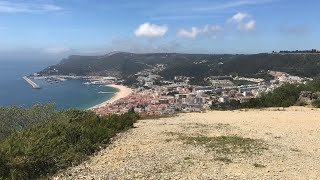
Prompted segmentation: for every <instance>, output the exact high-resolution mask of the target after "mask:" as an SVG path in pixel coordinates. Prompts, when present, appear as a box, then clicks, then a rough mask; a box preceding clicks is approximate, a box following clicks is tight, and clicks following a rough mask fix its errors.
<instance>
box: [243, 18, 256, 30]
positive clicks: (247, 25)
mask: <svg viewBox="0 0 320 180" xmlns="http://www.w3.org/2000/svg"><path fill="white" fill-rule="evenodd" d="M255 28H256V21H255V20H250V21H249V22H247V23H245V24H244V26H243V30H245V31H252V30H254V29H255Z"/></svg>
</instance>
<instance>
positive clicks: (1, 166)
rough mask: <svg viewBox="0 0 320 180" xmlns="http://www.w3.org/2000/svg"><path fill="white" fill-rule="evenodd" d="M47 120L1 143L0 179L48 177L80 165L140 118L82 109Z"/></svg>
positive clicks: (15, 133) (50, 117) (16, 133)
mask: <svg viewBox="0 0 320 180" xmlns="http://www.w3.org/2000/svg"><path fill="white" fill-rule="evenodd" d="M39 109H41V108H39ZM27 111H28V110H27ZM32 111H33V110H32ZM33 112H35V111H33ZM27 114H31V113H29V112H28V113H27ZM12 116H20V114H12ZM46 117H47V118H46ZM46 117H43V119H42V120H41V122H45V123H31V125H29V126H28V127H25V128H24V129H22V130H20V131H16V132H14V133H13V134H11V135H10V136H8V137H6V138H5V139H3V140H2V141H1V142H0V179H38V178H45V177H47V176H49V175H52V174H54V173H56V172H57V171H58V170H60V169H65V168H67V167H70V166H72V165H77V164H79V163H80V162H82V161H83V160H85V159H86V158H87V157H88V155H91V154H93V153H94V152H96V151H98V150H99V149H101V148H102V147H103V146H105V145H106V144H107V143H109V141H110V139H111V138H112V137H114V136H115V135H116V133H118V132H121V131H124V130H126V129H128V128H131V127H133V124H134V122H136V120H137V119H138V116H137V115H136V114H134V113H127V114H123V115H111V116H98V115H96V114H95V113H94V112H91V111H80V110H67V111H61V112H55V113H54V115H53V116H51V115H50V116H46ZM13 118H14V119H19V118H18V117H13ZM18 122H20V121H18Z"/></svg>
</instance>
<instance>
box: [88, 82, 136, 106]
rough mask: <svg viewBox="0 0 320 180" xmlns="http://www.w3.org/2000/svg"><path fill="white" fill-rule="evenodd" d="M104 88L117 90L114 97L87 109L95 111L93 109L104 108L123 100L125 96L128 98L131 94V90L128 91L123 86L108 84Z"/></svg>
mask: <svg viewBox="0 0 320 180" xmlns="http://www.w3.org/2000/svg"><path fill="white" fill-rule="evenodd" d="M106 86H108V87H112V88H116V89H118V91H117V92H115V94H114V96H113V97H112V98H111V99H109V100H107V101H105V102H103V103H101V104H98V105H95V106H93V107H91V108H89V109H95V108H101V107H104V106H106V105H108V104H111V103H113V102H115V101H117V100H119V99H121V98H124V97H126V96H128V95H130V94H131V93H132V89H130V88H128V87H126V86H123V85H116V84H109V85H106Z"/></svg>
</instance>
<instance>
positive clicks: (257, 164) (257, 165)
mask: <svg viewBox="0 0 320 180" xmlns="http://www.w3.org/2000/svg"><path fill="white" fill-rule="evenodd" d="M253 166H254V167H256V168H265V167H266V166H265V165H263V164H259V163H254V164H253Z"/></svg>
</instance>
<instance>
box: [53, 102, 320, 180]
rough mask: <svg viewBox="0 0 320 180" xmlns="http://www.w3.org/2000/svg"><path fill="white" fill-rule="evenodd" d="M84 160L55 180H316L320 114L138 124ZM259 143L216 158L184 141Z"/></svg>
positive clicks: (300, 111)
mask: <svg viewBox="0 0 320 180" xmlns="http://www.w3.org/2000/svg"><path fill="white" fill-rule="evenodd" d="M135 127H136V128H133V129H130V130H129V131H127V132H125V133H122V134H119V135H118V137H117V138H115V140H114V142H113V143H112V144H111V145H110V146H108V147H107V148H106V149H104V150H102V151H101V152H99V153H98V154H96V155H95V156H94V157H91V158H90V160H88V161H86V162H84V163H82V164H81V165H79V166H76V167H72V168H70V169H69V170H67V171H66V172H65V173H62V174H59V175H58V176H57V177H56V179H217V180H218V179H221V180H222V179H259V180H260V179H319V177H320V166H319V164H320V143H319V142H320V110H319V109H312V108H305V107H291V108H285V109H283V108H269V109H254V110H237V111H210V112H207V113H188V114H183V113H181V114H179V115H178V116H176V117H169V118H161V119H148V120H140V121H139V122H138V123H136V124H135ZM231 135H236V136H238V137H244V138H251V139H254V140H259V141H263V142H264V143H265V144H266V146H267V147H266V149H265V150H263V151H261V152H260V153H256V154H255V153H253V154H228V151H225V153H221V152H220V153H217V152H216V151H215V150H214V149H212V148H210V147H208V146H206V145H194V144H193V143H191V144H190V143H186V140H185V138H188V137H208V138H210V137H219V136H231Z"/></svg>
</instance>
